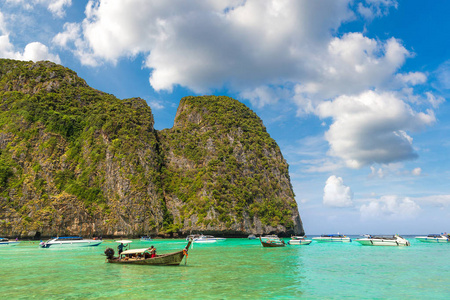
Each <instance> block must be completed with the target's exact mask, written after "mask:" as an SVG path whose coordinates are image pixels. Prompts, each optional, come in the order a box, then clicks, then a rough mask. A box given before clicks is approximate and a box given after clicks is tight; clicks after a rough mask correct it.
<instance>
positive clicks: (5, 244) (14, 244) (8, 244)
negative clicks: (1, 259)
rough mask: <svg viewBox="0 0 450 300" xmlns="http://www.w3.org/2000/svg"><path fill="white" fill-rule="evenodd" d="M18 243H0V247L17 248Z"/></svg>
mask: <svg viewBox="0 0 450 300" xmlns="http://www.w3.org/2000/svg"><path fill="white" fill-rule="evenodd" d="M18 244H20V242H0V246H17V245H18Z"/></svg>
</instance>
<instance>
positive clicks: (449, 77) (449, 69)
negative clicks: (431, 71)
mask: <svg viewBox="0 0 450 300" xmlns="http://www.w3.org/2000/svg"><path fill="white" fill-rule="evenodd" d="M435 76H436V78H437V83H436V86H437V87H438V88H439V89H442V90H450V60H447V61H446V62H444V63H442V64H441V65H440V66H439V68H438V69H437V70H436V72H435Z"/></svg>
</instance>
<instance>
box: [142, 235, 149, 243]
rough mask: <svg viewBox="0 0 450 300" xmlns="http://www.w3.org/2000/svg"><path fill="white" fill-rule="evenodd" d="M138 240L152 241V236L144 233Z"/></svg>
mask: <svg viewBox="0 0 450 300" xmlns="http://www.w3.org/2000/svg"><path fill="white" fill-rule="evenodd" d="M140 241H141V242H151V241H152V238H151V237H149V236H147V235H144V236H141V239H140Z"/></svg>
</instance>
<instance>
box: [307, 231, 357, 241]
mask: <svg viewBox="0 0 450 300" xmlns="http://www.w3.org/2000/svg"><path fill="white" fill-rule="evenodd" d="M312 239H313V240H314V241H316V242H338V243H348V242H351V241H352V239H351V238H349V237H348V236H345V235H342V234H339V233H338V234H322V235H321V236H318V237H313V238H312Z"/></svg>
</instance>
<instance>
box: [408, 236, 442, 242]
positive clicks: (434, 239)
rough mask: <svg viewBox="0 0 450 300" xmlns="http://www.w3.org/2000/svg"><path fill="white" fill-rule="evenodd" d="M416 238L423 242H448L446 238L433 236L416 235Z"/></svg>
mask: <svg viewBox="0 0 450 300" xmlns="http://www.w3.org/2000/svg"><path fill="white" fill-rule="evenodd" d="M416 240H418V241H421V242H424V243H450V239H448V238H444V237H442V238H435V237H426V236H418V237H416Z"/></svg>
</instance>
